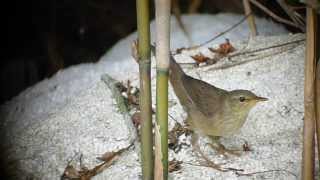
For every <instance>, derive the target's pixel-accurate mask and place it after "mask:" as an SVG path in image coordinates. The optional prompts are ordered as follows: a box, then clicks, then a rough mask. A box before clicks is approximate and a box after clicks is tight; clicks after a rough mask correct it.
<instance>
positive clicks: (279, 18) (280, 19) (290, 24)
mask: <svg viewBox="0 0 320 180" xmlns="http://www.w3.org/2000/svg"><path fill="white" fill-rule="evenodd" d="M250 2H251V3H252V4H254V5H255V6H257V7H258V8H260V9H261V10H262V11H264V12H265V13H266V14H268V15H269V16H271V17H272V18H274V19H275V20H276V21H278V22H281V23H284V24H287V25H289V26H292V27H296V28H299V26H298V25H296V24H295V23H293V22H291V21H288V20H286V19H283V18H282V17H280V16H278V15H276V14H275V13H273V12H272V11H270V10H269V9H268V8H266V7H265V6H263V5H262V4H261V3H260V2H258V1H257V0H250Z"/></svg>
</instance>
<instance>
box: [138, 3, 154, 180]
mask: <svg viewBox="0 0 320 180" xmlns="http://www.w3.org/2000/svg"><path fill="white" fill-rule="evenodd" d="M136 3H137V4H136V5H137V26H138V56H139V59H138V62H139V72H140V97H139V98H140V101H139V102H140V110H141V122H142V123H141V166H142V179H144V180H151V179H153V172H154V171H153V167H154V160H153V136H152V107H151V103H152V102H151V77H150V69H151V60H150V25H149V23H150V22H149V21H150V18H149V0H137V1H136Z"/></svg>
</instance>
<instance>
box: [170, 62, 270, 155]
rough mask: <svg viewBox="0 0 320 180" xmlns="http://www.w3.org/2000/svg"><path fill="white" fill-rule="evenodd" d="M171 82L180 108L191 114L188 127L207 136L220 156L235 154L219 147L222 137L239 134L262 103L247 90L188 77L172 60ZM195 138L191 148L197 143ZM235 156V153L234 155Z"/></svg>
mask: <svg viewBox="0 0 320 180" xmlns="http://www.w3.org/2000/svg"><path fill="white" fill-rule="evenodd" d="M170 82H171V84H172V86H173V89H174V92H175V94H176V95H177V97H178V99H179V101H180V103H181V105H182V106H183V108H184V109H185V111H186V112H187V114H188V117H187V123H188V125H190V128H191V130H193V131H194V132H195V133H197V134H202V135H208V136H209V137H210V138H211V139H212V140H213V142H214V143H217V144H218V146H213V144H211V145H212V147H213V148H215V149H216V150H218V151H219V152H221V151H223V152H229V153H232V151H229V150H227V149H226V148H224V146H223V145H222V144H220V143H219V141H218V140H219V137H221V136H222V137H225V136H229V135H232V134H234V133H236V132H237V131H238V130H239V129H240V128H241V127H242V125H243V124H244V122H245V121H246V118H247V116H248V114H249V111H250V110H251V109H252V108H253V107H254V106H255V105H256V103H257V102H259V101H266V100H267V98H264V97H259V96H257V95H255V94H254V93H252V92H251V91H248V90H233V91H227V90H224V89H220V88H217V87H215V86H213V85H211V84H208V83H206V82H204V81H201V80H198V79H195V78H192V77H190V76H188V75H187V74H185V72H184V71H183V70H182V68H181V67H180V65H179V64H178V63H177V62H176V61H175V60H174V58H173V57H172V56H170ZM197 137H198V136H197V135H196V134H195V136H194V137H193V138H192V139H193V140H192V141H193V142H192V144H193V145H195V143H197V142H198V138H197ZM232 154H235V153H232Z"/></svg>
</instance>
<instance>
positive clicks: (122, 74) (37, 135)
mask: <svg viewBox="0 0 320 180" xmlns="http://www.w3.org/2000/svg"><path fill="white" fill-rule="evenodd" d="M241 18H242V16H238V15H233V14H218V15H190V16H183V21H184V23H185V24H186V27H187V30H188V31H189V33H190V34H191V35H192V39H193V41H194V43H195V44H198V43H201V42H205V41H207V40H208V39H211V38H212V37H213V36H215V35H217V34H218V33H220V32H222V31H224V30H225V29H227V28H228V27H231V26H232V25H233V24H235V23H236V22H238V21H239V20H240V19H241ZM256 22H257V28H258V31H259V33H260V35H263V36H258V37H257V38H254V39H250V40H249V38H248V33H249V30H248V26H247V24H246V23H243V24H242V25H240V27H238V28H237V29H235V30H234V31H232V32H230V33H227V34H226V35H224V36H222V37H221V38H219V39H218V40H216V41H214V42H213V43H211V44H210V45H208V46H210V47H216V46H217V45H218V44H219V43H221V42H224V39H225V38H229V39H230V41H231V43H232V44H233V45H234V46H235V48H236V49H237V51H236V53H237V52H239V51H240V52H242V51H247V50H254V49H259V48H263V47H269V46H272V45H275V44H281V43H286V42H291V41H294V40H298V39H303V38H304V36H303V35H299V34H298V35H288V34H287V31H286V30H285V29H284V28H283V27H282V26H280V25H277V24H275V23H273V22H270V21H267V20H265V19H260V18H259V19H257V20H256ZM151 25H152V27H151V29H152V32H153V33H152V35H153V37H154V22H152V23H151ZM281 34H282V35H281ZM271 35H273V36H271ZM274 35H279V36H274ZM269 36H270V37H269ZM171 37H172V41H171V45H172V49H175V48H179V47H183V46H189V45H188V41H187V38H186V37H185V36H184V35H183V34H182V32H181V30H180V29H179V28H178V27H177V23H176V22H175V20H174V18H172V34H171ZM134 39H136V33H133V34H131V35H129V36H128V37H127V38H125V39H123V40H121V41H119V42H118V43H117V44H116V45H115V46H114V47H113V48H112V49H111V50H109V51H108V52H107V53H106V54H105V55H104V56H103V57H102V58H101V59H100V61H99V62H98V63H94V64H93V63H88V64H80V65H77V66H72V67H70V68H67V69H65V70H62V71H59V72H58V73H57V74H56V75H55V76H53V77H52V78H50V79H46V80H43V81H41V82H39V83H38V84H36V85H35V86H33V87H31V88H28V89H26V90H25V91H24V92H22V93H21V94H20V95H18V96H17V97H15V98H14V99H12V100H11V101H10V102H7V103H6V104H4V105H2V107H1V110H0V114H1V117H3V119H2V121H1V123H2V124H1V126H0V128H1V129H0V132H1V135H2V137H5V138H6V140H5V141H4V142H3V144H2V146H3V148H5V150H6V151H5V152H4V153H3V156H2V159H3V158H4V160H5V162H6V163H7V164H12V167H11V166H10V167H8V168H13V169H14V171H15V174H18V175H19V176H18V177H15V179H25V178H26V177H27V176H32V177H36V178H39V179H57V178H59V177H60V176H61V175H62V173H63V170H64V168H65V167H66V165H67V163H68V162H69V161H70V160H73V161H72V162H73V163H75V164H76V165H78V164H77V163H78V159H79V157H80V156H81V155H82V157H83V161H84V164H85V165H86V166H88V167H89V168H92V167H94V166H95V165H97V163H98V161H97V160H96V157H98V156H100V155H102V154H103V153H105V152H107V151H116V150H118V149H121V148H123V147H126V146H127V145H128V144H130V143H131V141H132V140H133V139H134V138H135V136H136V134H135V130H134V129H133V128H134V127H133V125H132V123H131V120H130V117H129V116H126V115H122V114H119V113H118V112H117V109H116V107H115V106H114V104H115V101H114V100H112V98H111V95H110V90H109V89H108V87H107V86H106V84H105V83H104V82H103V81H101V75H102V74H105V73H108V74H109V75H111V76H112V77H114V78H115V79H117V80H119V81H126V80H128V79H129V80H130V81H132V84H133V85H138V81H139V80H138V73H137V72H138V66H137V64H136V62H135V61H134V60H133V59H132V58H131V55H130V54H131V53H130V44H131V42H132V41H133V40H134ZM198 51H199V50H194V51H190V52H183V53H182V54H181V55H177V56H176V58H177V60H178V61H179V62H191V58H190V55H192V54H196V53H197V52H198ZM200 51H201V52H202V53H203V54H205V55H208V56H211V55H212V54H210V52H209V51H208V50H206V48H205V47H203V48H200ZM153 62H154V60H153ZM234 64H238V65H235V66H232V67H230V65H234ZM303 65H304V44H303V43H294V44H291V45H288V46H285V47H280V48H276V49H273V50H267V51H262V52H256V53H254V55H252V54H250V55H241V56H236V57H233V58H231V59H229V60H228V59H224V60H222V61H220V62H218V63H217V64H214V65H211V66H207V67H200V68H194V67H191V66H183V67H184V69H185V71H186V72H187V73H188V74H189V75H191V76H193V77H196V78H201V79H202V80H204V81H207V82H209V83H211V84H214V85H215V86H217V87H220V88H224V89H228V90H232V89H248V90H251V91H253V92H254V93H256V94H257V95H260V96H264V97H267V98H269V99H270V100H269V101H267V102H263V103H260V104H258V105H257V106H256V107H255V108H254V109H253V110H252V111H251V112H250V114H249V117H248V119H247V121H246V123H245V125H244V127H243V128H242V129H241V130H240V132H239V133H238V134H236V135H234V136H232V137H229V138H223V141H222V142H223V143H224V144H225V145H226V146H227V147H241V146H242V144H243V142H244V140H246V141H248V142H249V145H250V147H251V148H252V149H253V152H247V153H245V154H243V155H242V156H241V157H233V156H232V157H230V159H227V160H226V159H223V158H221V157H219V156H217V155H216V154H215V153H214V151H212V150H210V149H209V148H208V147H206V145H205V142H206V141H207V139H206V138H205V137H203V138H201V144H202V146H201V148H202V149H205V153H206V154H208V156H209V157H210V159H212V160H213V161H218V162H227V164H226V165H225V166H226V167H232V168H240V169H244V171H245V172H248V173H250V172H256V171H265V170H275V169H285V170H288V171H290V172H293V173H294V174H296V175H297V177H299V176H300V161H301V147H302V143H301V132H302V122H303V121H302V118H303V78H304V77H303V74H304V73H303ZM152 80H153V83H152V84H153V86H152V90H153V92H155V73H154V63H153V73H152ZM153 94H155V93H153ZM153 98H154V97H153ZM169 101H170V109H169V113H170V115H171V116H173V117H174V118H175V119H176V120H178V121H179V122H183V120H184V119H185V117H186V114H185V112H184V111H183V110H182V107H181V106H180V104H179V103H178V102H177V99H176V97H175V95H174V93H173V91H172V89H171V87H170V90H169ZM153 102H155V101H153ZM169 125H170V128H172V127H173V121H171V120H170V122H169ZM184 138H186V142H187V143H189V137H184ZM172 158H176V159H178V160H182V161H183V162H186V163H183V164H182V169H181V170H180V171H179V172H173V173H171V174H170V178H172V179H212V178H214V179H248V178H252V179H266V178H269V179H297V178H296V177H295V176H293V175H291V174H289V173H288V172H284V171H278V172H269V173H263V174H257V175H253V176H252V177H246V176H240V177H237V175H236V174H234V173H233V172H219V171H216V170H213V169H210V168H206V167H199V166H193V165H190V164H187V162H189V163H193V164H197V163H198V161H199V159H198V158H197V157H196V156H195V155H194V153H193V151H192V148H191V147H184V148H183V149H182V150H181V151H180V152H178V153H174V152H172V151H170V159H172ZM8 166H9V165H8ZM140 171H141V170H140V164H139V144H138V143H136V144H135V148H132V149H130V150H129V151H128V152H126V153H124V154H123V155H122V156H121V158H120V159H119V160H118V161H116V162H115V163H114V165H112V166H111V167H109V168H108V169H106V170H105V171H103V172H102V173H101V174H99V175H98V176H96V177H95V178H94V179H105V178H108V179H110V177H112V179H116V180H117V179H119V180H120V179H121V180H122V179H130V180H131V179H139V178H140V176H141V172H140Z"/></svg>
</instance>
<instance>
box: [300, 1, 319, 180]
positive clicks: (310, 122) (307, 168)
mask: <svg viewBox="0 0 320 180" xmlns="http://www.w3.org/2000/svg"><path fill="white" fill-rule="evenodd" d="M316 22H317V11H316V10H314V9H312V8H310V7H307V43H306V58H305V84H304V126H303V154H302V179H303V180H311V179H314V148H315V147H314V135H315V121H316V120H315V117H316V113H315V67H316V66H315V63H316V41H315V39H316Z"/></svg>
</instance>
